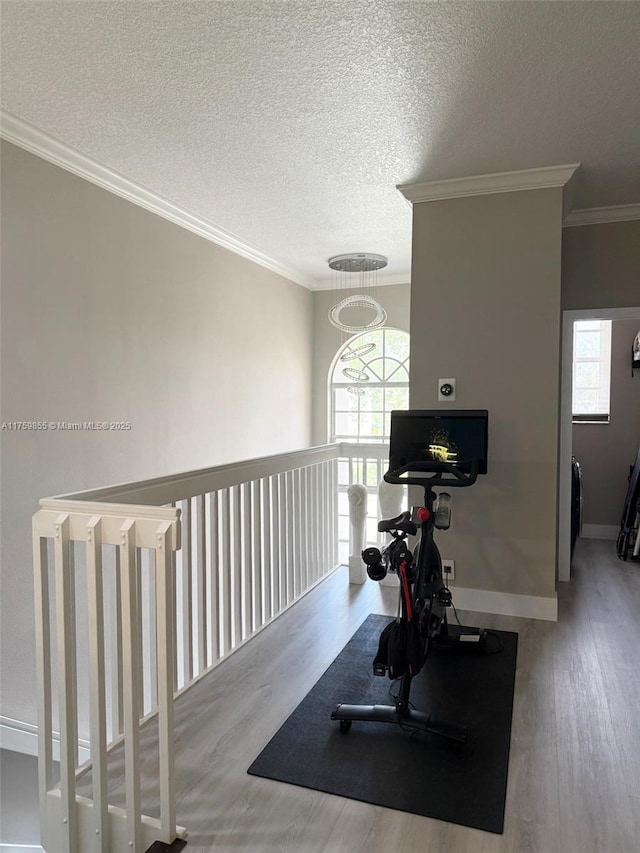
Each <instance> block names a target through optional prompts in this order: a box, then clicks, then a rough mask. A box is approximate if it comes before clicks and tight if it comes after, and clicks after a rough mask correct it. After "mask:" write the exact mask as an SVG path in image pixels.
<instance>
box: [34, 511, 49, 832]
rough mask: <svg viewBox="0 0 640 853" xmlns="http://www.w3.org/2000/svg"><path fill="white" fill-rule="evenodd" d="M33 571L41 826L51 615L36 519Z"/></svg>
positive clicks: (45, 785)
mask: <svg viewBox="0 0 640 853" xmlns="http://www.w3.org/2000/svg"><path fill="white" fill-rule="evenodd" d="M33 568H34V594H35V621H36V672H37V677H38V794H39V801H40V825H41V826H43V827H44V826H45V825H46V820H47V812H46V805H47V802H46V801H47V791H48V790H49V789H50V788H51V787H52V786H53V749H52V745H53V744H52V722H51V620H50V616H49V601H50V598H49V596H50V593H49V558H48V552H47V540H46V539H45V538H44V537H41V536H40V532H39V530H38V521H37V518H34V520H33Z"/></svg>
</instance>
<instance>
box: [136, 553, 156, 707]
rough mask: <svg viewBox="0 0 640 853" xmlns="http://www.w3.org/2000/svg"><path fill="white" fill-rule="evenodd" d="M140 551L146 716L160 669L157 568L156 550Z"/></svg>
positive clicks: (144, 704) (142, 655)
mask: <svg viewBox="0 0 640 853" xmlns="http://www.w3.org/2000/svg"><path fill="white" fill-rule="evenodd" d="M138 550H139V551H140V568H141V573H140V593H141V601H140V604H141V611H142V617H143V618H142V624H143V628H144V634H143V637H142V638H141V639H140V649H141V650H142V654H141V660H142V662H143V678H142V679H141V680H142V681H143V683H144V687H145V690H144V694H143V700H142V704H141V707H140V710H141V714H142V716H144V715H145V714H148V713H149V712H150V711H152V710H153V709H154V708H155V707H156V704H157V696H158V684H157V675H158V670H157V666H156V655H155V649H156V642H157V625H156V607H155V602H156V569H155V551H152V550H151V549H150V548H139V549H138Z"/></svg>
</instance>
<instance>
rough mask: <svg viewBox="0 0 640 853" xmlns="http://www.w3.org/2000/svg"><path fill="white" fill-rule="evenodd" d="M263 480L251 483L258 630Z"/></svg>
mask: <svg viewBox="0 0 640 853" xmlns="http://www.w3.org/2000/svg"><path fill="white" fill-rule="evenodd" d="M262 485H263V481H262V480H254V481H253V482H252V483H251V505H252V507H253V515H252V518H251V549H252V553H253V563H252V572H251V592H252V597H251V631H252V632H253V631H256V630H257V629H258V628H260V627H262V625H264V616H263V610H262V529H261V528H262V514H261V508H262Z"/></svg>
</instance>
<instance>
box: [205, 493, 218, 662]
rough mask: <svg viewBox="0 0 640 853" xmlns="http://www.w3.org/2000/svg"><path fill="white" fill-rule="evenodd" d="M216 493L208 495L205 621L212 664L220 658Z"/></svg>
mask: <svg viewBox="0 0 640 853" xmlns="http://www.w3.org/2000/svg"><path fill="white" fill-rule="evenodd" d="M218 505H219V500H218V493H217V492H211V493H210V494H209V563H208V569H209V583H208V589H209V614H208V619H207V624H208V636H209V641H208V642H209V645H210V648H211V658H210V662H211V663H214V662H215V661H217V660H218V658H219V657H220V653H219V648H220V643H219V636H218V563H219V558H218V555H219V548H220V523H219V517H218Z"/></svg>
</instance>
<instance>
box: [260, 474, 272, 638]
mask: <svg viewBox="0 0 640 853" xmlns="http://www.w3.org/2000/svg"><path fill="white" fill-rule="evenodd" d="M271 487H272V477H266V478H265V479H264V480H263V481H262V513H261V515H262V621H263V622H268V621H269V619H271V616H272V615H273V606H272V598H271V597H272V595H273V585H272V582H271V581H272V572H273V560H272V551H271V523H272V508H273V502H272V499H271Z"/></svg>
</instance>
